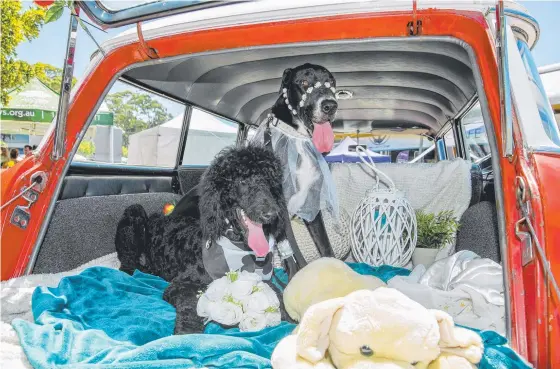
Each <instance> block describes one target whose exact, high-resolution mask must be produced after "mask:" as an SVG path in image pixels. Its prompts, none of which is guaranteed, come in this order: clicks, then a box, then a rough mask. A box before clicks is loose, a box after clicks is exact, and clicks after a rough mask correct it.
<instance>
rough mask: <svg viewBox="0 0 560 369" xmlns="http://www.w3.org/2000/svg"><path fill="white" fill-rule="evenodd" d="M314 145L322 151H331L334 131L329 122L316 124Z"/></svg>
mask: <svg viewBox="0 0 560 369" xmlns="http://www.w3.org/2000/svg"><path fill="white" fill-rule="evenodd" d="M313 145H315V147H316V148H317V150H319V152H320V153H325V152H329V151H331V150H332V148H333V146H334V132H333V130H332V126H331V124H330V123H329V122H324V123H322V124H314V128H313Z"/></svg>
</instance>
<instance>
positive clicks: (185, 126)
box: [175, 104, 249, 171]
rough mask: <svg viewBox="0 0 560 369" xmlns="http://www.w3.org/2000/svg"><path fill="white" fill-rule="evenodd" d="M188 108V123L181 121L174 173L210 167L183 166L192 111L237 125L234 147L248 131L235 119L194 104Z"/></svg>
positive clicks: (198, 165)
mask: <svg viewBox="0 0 560 369" xmlns="http://www.w3.org/2000/svg"><path fill="white" fill-rule="evenodd" d="M188 107H189V113H188V121H187V122H185V121H183V130H182V134H181V138H180V141H179V151H177V160H176V162H175V170H176V171H177V170H182V169H192V168H207V167H208V166H209V165H210V164H187V165H183V156H184V155H185V149H186V148H187V142H188V138H189V137H188V136H189V132H188V131H189V128H190V125H191V118H192V111H193V110H194V109H197V110H200V111H202V112H204V113H206V114H211V115H214V116H216V117H218V118H221V119H225V120H228V121H230V122H232V123H235V124H237V136H236V139H235V145H236V146H237V145H240V144H241V143H242V142H243V140H242V137H243V135H244V134H245V135H246V132H248V130H249V128H248V127H247V126H248V125H247V124H245V123H242V122H240V121H238V120H235V119H231V118H228V117H224V116H223V115H220V114H217V113H215V112H212V111H210V110H208V109H204V108H201V107H199V106H198V105H195V104H189V105H188ZM186 117H187V112H186V111H185V118H186ZM246 127H247V128H246ZM244 131H245V133H244ZM183 133H184V135H183Z"/></svg>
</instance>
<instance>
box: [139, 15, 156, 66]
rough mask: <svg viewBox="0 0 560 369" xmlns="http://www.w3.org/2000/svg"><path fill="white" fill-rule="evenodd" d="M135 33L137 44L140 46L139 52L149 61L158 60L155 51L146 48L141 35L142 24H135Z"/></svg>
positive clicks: (146, 45) (148, 47) (151, 48)
mask: <svg viewBox="0 0 560 369" xmlns="http://www.w3.org/2000/svg"><path fill="white" fill-rule="evenodd" d="M136 33H137V34H138V43H139V44H140V51H141V52H142V54H144V55H146V56H147V57H148V58H150V59H159V55H158V52H157V50H156V49H154V48H153V47H150V46H148V44H147V43H146V41H145V40H144V35H143V34H142V22H138V23H136Z"/></svg>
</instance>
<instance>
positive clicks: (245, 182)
mask: <svg viewBox="0 0 560 369" xmlns="http://www.w3.org/2000/svg"><path fill="white" fill-rule="evenodd" d="M239 209H243V211H244V212H245V213H246V215H247V216H248V217H249V218H250V219H252V220H253V221H256V222H259V223H261V224H263V231H264V233H265V236H266V237H267V238H268V236H269V235H270V234H272V235H274V237H275V239H276V240H277V242H280V241H283V240H285V239H286V234H285V227H286V220H285V219H287V218H286V217H285V216H284V214H287V213H286V203H285V199H284V196H283V192H282V168H281V164H280V161H279V160H278V158H277V157H276V156H275V155H274V154H273V153H272V152H271V151H269V150H267V149H265V148H263V147H260V146H256V145H250V146H247V147H238V148H235V147H232V148H227V149H224V150H223V151H222V152H220V153H219V154H218V155H217V156H216V157H215V158H214V160H213V161H212V163H211V164H210V166H209V167H208V169H207V170H206V172H205V173H204V175H203V176H202V178H201V180H200V184H199V186H198V189H197V190H195V191H191V192H189V193H188V194H186V195H185V197H184V198H183V199H181V201H180V205H179V204H178V206H177V207H176V209H175V211H173V213H171V215H169V216H165V215H163V212H162V213H155V214H152V215H151V216H150V217H148V216H147V214H146V211H145V210H144V208H143V207H142V206H141V205H132V206H130V207H128V208H127V209H126V210H125V212H124V214H123V216H122V218H121V220H120V222H119V224H118V226H117V234H116V238H115V245H116V250H117V255H118V257H119V260H120V262H121V270H122V271H125V272H127V273H130V274H131V273H133V272H134V270H135V269H138V270H140V271H142V272H145V273H150V274H153V275H158V276H160V277H162V278H164V279H165V280H167V281H170V282H171V283H170V285H169V286H168V287H167V289H166V290H165V293H164V299H165V300H166V301H168V302H169V303H171V304H172V305H173V306H175V308H176V311H177V318H176V324H175V334H184V333H195V332H201V331H202V329H203V322H202V318H200V317H198V316H197V314H196V305H197V297H196V295H197V292H198V291H200V290H203V289H204V288H205V287H206V286H207V285H208V284H209V283H210V282H211V281H212V278H211V277H210V276H209V275H208V273H207V272H206V270H205V269H204V264H203V261H202V248H203V247H204V245H205V243H206V241H207V240H211V241H214V240H216V239H218V238H220V237H222V236H223V235H224V234H225V233H226V231H227V230H228V229H229V228H230V225H231V226H232V228H233V232H230V233H232V234H233V237H234V238H236V239H234V240H235V241H241V240H244V241H245V242H247V239H246V237H247V235H246V231H245V227H244V225H243V223H242V222H241V221H240V219H239V218H238V210H239ZM226 219H227V220H228V221H229V222H230V225H228V224H227V222H226ZM269 285H270V286H271V287H273V288H274V286H273V285H272V284H271V283H269ZM274 289H275V290H276V288H274ZM279 300H280V301H281V302H282V298H281V296H279ZM281 311H282V316H283V318H286V317H287V314H285V312H284V309H283V306H281Z"/></svg>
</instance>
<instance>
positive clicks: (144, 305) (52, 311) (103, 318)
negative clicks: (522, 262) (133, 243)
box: [13, 264, 528, 369]
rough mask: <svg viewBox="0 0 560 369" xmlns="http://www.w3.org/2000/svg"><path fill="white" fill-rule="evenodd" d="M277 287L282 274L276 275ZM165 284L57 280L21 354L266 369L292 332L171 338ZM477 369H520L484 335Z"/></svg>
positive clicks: (51, 363)
mask: <svg viewBox="0 0 560 369" xmlns="http://www.w3.org/2000/svg"><path fill="white" fill-rule="evenodd" d="M351 267H352V268H353V269H354V270H356V271H357V272H359V273H361V274H370V275H376V276H378V277H380V278H381V279H383V280H384V281H387V280H388V279H390V278H392V277H393V276H395V275H406V274H408V271H407V270H405V269H400V268H392V267H380V268H372V267H369V266H367V265H364V264H352V265H351ZM279 278H280V279H281V280H284V281H285V279H286V276H285V274H283V273H279ZM166 286H167V282H165V281H163V280H162V279H161V278H158V277H154V276H151V275H147V274H144V273H141V272H138V271H137V272H136V273H135V274H134V275H133V276H129V275H127V274H125V273H122V272H120V271H118V270H114V269H108V268H103V267H94V268H90V269H87V270H85V271H83V272H82V273H81V274H79V275H76V276H71V277H66V278H64V279H62V280H61V281H60V283H59V285H58V287H56V288H46V287H39V288H37V289H36V290H35V292H34V294H33V298H32V310H33V315H34V319H35V323H31V322H27V321H24V320H21V319H15V320H14V321H13V326H14V328H15V330H16V331H17V333H18V335H19V337H20V342H21V344H22V347H23V349H24V351H25V353H26V355H27V357H28V359H29V361H30V362H31V364H32V365H33V366H34V367H35V368H38V369H46V368H55V367H56V368H73V369H74V368H75V369H83V368H107V369H120V368H123V369H124V368H127V369H129V368H130V369H135V368H148V369H164V368H166V369H174V368H181V369H183V368H203V367H206V368H217V369H233V368H252V369H261V368H270V367H271V365H270V356H271V354H272V351H273V350H274V348H275V346H276V344H277V343H278V342H279V341H280V340H281V339H282V338H284V337H285V336H287V335H289V334H290V333H291V332H292V330H293V328H294V325H293V324H289V323H286V322H282V324H280V325H279V326H277V327H274V328H267V329H265V330H263V331H260V332H254V333H248V332H240V331H239V330H238V329H229V330H224V329H222V328H221V327H219V326H218V325H215V324H209V325H208V326H207V327H206V329H205V332H204V334H192V335H183V336H173V335H172V333H173V327H174V321H175V310H174V308H173V307H172V306H171V305H169V304H167V303H166V302H165V301H163V300H162V295H163V291H164V289H165V288H166ZM481 335H482V337H483V338H484V341H485V343H486V352H485V359H484V361H483V362H482V363H481V366H480V368H481V369H501V368H516V369H517V368H519V369H525V368H528V366H525V365H524V364H523V363H522V362H521V361H520V360H519V359H518V358H517V356H516V355H515V353H513V352H512V351H511V350H509V349H508V348H507V347H504V346H503V344H504V343H505V340H504V339H503V338H502V337H501V336H499V335H496V334H493V333H491V332H482V333H481Z"/></svg>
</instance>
